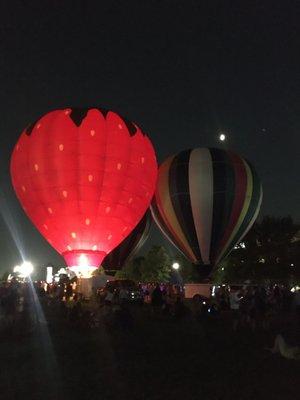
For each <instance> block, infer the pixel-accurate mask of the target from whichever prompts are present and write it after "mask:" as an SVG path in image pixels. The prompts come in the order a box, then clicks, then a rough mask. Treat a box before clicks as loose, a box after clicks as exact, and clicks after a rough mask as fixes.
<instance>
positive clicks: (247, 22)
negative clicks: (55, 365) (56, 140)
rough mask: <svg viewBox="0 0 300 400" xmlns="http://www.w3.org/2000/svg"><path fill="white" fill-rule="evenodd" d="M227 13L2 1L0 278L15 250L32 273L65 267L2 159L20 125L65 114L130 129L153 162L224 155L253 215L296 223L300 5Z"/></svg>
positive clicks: (158, 4) (226, 9)
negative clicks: (259, 191)
mask: <svg viewBox="0 0 300 400" xmlns="http://www.w3.org/2000/svg"><path fill="white" fill-rule="evenodd" d="M232 4H233V2H229V1H222V2H221V1H220V2H214V1H203V2H201V1H199V0H197V1H188V0H181V1H175V0H172V1H171V0H170V1H149V0H145V1H141V0H139V1H130V0H128V1H106V2H101V1H100V0H99V1H87V0H86V1H75V0H73V1H66V0H64V1H52V2H50V1H48V2H47V1H27V2H25V1H9V2H8V1H3V0H2V1H0V52H1V53H0V105H1V109H0V110H1V111H0V112H1V116H0V138H1V146H0V149H1V157H0V162H1V169H0V190H1V198H0V202H1V203H0V211H1V216H2V218H1V220H0V249H1V253H0V254H1V263H0V273H1V272H3V271H4V270H7V269H11V267H12V266H13V265H14V264H15V263H16V262H18V261H19V259H20V257H19V254H18V251H17V247H16V246H18V247H19V249H21V251H22V252H23V255H24V256H26V257H27V258H28V259H30V260H32V261H33V262H34V263H35V264H38V265H39V264H45V263H47V262H48V261H52V262H53V263H59V262H61V259H60V258H59V257H58V256H57V255H56V253H55V251H53V250H51V247H50V246H49V245H48V244H47V243H46V242H45V241H44V239H42V238H41V236H40V235H39V233H38V232H37V231H36V230H35V228H33V227H32V226H31V223H30V222H29V220H27V218H26V217H25V215H24V214H23V211H22V210H21V208H20V206H19V204H18V202H17V200H16V198H15V196H14V194H13V190H12V188H11V185H10V176H9V158H10V153H11V151H12V148H13V146H14V144H15V142H16V141H17V138H18V136H19V135H20V133H21V131H22V130H23V128H24V127H25V126H26V125H28V124H29V123H30V122H31V121H34V120H35V119H37V118H38V117H39V116H41V115H42V114H44V113H46V112H47V111H49V110H53V109H56V108H62V107H67V106H103V107H105V108H109V109H112V110H115V111H119V112H120V113H121V114H122V115H126V116H127V117H128V118H129V119H132V120H134V121H136V122H137V123H138V124H139V125H140V126H141V127H142V128H143V130H144V131H145V132H146V133H147V134H148V135H149V136H150V138H151V139H152V141H153V144H154V146H155V148H156V151H157V156H158V160H159V162H161V161H162V160H163V159H164V158H165V157H167V156H168V155H170V154H173V153H176V152H178V151H180V150H182V149H187V148H192V147H199V146H200V147H202V146H217V147H221V148H222V147H223V148H229V149H232V150H234V151H236V152H238V153H239V154H241V155H242V156H244V157H246V158H248V159H249V160H250V161H251V162H252V163H253V164H254V165H255V167H256V169H257V172H258V174H259V176H260V177H261V180H262V183H263V188H264V200H263V206H262V210H261V215H266V214H272V215H276V216H285V215H288V214H290V215H291V216H292V217H293V218H294V219H296V220H298V221H299V219H300V207H299V204H300V189H299V187H300V179H299V159H300V157H299V145H300V140H299V132H300V72H299V71H300V67H299V62H300V56H299V52H300V35H299V33H300V32H299V21H300V4H299V2H297V1H295V2H287V1H285V2H283V1H278V2H276V1H273V2H271V1H270V2H268V1H263V2H262V1H251V2H249V5H247V2H244V1H241V2H237V4H238V5H237V6H235V7H233V6H230V5H232ZM221 131H224V132H226V133H227V137H228V140H227V141H226V142H225V143H221V142H219V141H218V134H219V132H221ZM160 241H161V242H163V239H162V238H161V236H160V235H159V234H158V232H155V231H154V233H153V235H152V238H151V243H154V242H155V243H159V242H160ZM15 243H16V244H15Z"/></svg>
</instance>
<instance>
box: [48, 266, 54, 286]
mask: <svg viewBox="0 0 300 400" xmlns="http://www.w3.org/2000/svg"><path fill="white" fill-rule="evenodd" d="M52 281H53V267H47V274H46V282H47V283H52Z"/></svg>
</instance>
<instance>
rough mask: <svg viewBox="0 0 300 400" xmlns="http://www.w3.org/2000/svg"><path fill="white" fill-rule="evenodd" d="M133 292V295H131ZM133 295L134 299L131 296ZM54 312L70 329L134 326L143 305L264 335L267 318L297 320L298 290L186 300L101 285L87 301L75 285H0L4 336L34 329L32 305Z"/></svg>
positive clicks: (226, 289)
mask: <svg viewBox="0 0 300 400" xmlns="http://www.w3.org/2000/svg"><path fill="white" fill-rule="evenodd" d="M133 291H135V292H133ZM136 292H137V293H138V296H137V295H136V294H135V293H136ZM37 301H38V302H40V303H41V304H42V306H43V308H44V309H46V310H54V309H55V310H58V313H59V314H60V315H62V316H63V318H64V319H65V320H66V321H67V322H68V323H69V324H70V325H71V326H72V327H74V328H76V327H77V328H83V329H87V328H95V327H99V326H101V325H102V324H106V325H110V326H112V327H113V326H115V325H118V324H119V325H121V326H122V327H123V328H124V329H129V328H130V327H131V326H132V324H133V315H132V305H133V304H139V305H143V306H144V307H143V312H144V310H145V312H148V313H149V315H151V316H155V317H159V318H162V319H163V318H169V319H173V320H179V319H183V318H185V317H188V316H190V317H192V318H194V319H196V320H197V321H199V322H202V323H205V321H206V320H209V319H213V318H216V317H219V316H228V319H229V320H231V321H232V328H233V329H234V330H238V329H243V328H249V329H251V330H252V331H256V330H258V329H263V330H267V329H268V328H269V326H270V322H271V321H272V318H273V317H274V316H276V315H278V314H280V313H289V312H290V311H291V310H295V311H296V313H298V318H299V321H300V291H295V292H294V293H293V292H291V291H290V289H288V288H286V287H280V286H277V285H275V286H270V287H263V286H249V285H245V286H231V287H230V286H220V287H218V288H217V289H216V290H214V291H213V293H212V296H211V297H210V298H206V297H204V296H201V295H195V296H194V298H193V299H190V300H189V301H187V300H186V299H185V298H184V288H183V287H181V286H175V285H171V284H158V283H144V284H140V285H138V286H135V287H126V286H124V285H119V286H118V285H116V284H114V285H109V284H108V285H106V287H104V288H101V289H100V290H97V291H96V292H94V294H93V295H92V297H91V298H90V299H86V298H84V296H83V294H82V293H80V287H78V285H77V282H76V281H70V280H68V279H65V278H64V279H62V280H61V281H60V282H58V283H53V284H46V283H45V282H35V283H32V282H29V281H27V282H19V281H17V280H16V279H15V278H14V279H12V280H11V281H10V282H4V283H2V284H1V286H0V329H2V330H3V329H4V330H6V331H7V332H13V331H15V330H18V327H19V326H22V331H23V332H25V331H28V332H30V331H31V330H33V329H34V326H35V325H36V323H37V322H38V318H37V313H36V303H37ZM55 313H57V311H55Z"/></svg>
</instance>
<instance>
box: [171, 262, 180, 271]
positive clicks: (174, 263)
mask: <svg viewBox="0 0 300 400" xmlns="http://www.w3.org/2000/svg"><path fill="white" fill-rule="evenodd" d="M172 268H173V269H175V270H178V269H179V268H180V265H179V263H178V262H173V264H172Z"/></svg>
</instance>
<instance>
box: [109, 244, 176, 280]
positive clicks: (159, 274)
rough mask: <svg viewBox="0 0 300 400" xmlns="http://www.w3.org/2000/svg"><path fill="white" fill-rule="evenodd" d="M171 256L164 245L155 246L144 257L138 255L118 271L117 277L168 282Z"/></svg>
mask: <svg viewBox="0 0 300 400" xmlns="http://www.w3.org/2000/svg"><path fill="white" fill-rule="evenodd" d="M171 264H172V261H171V257H170V256H169V254H168V252H167V251H166V249H165V248H164V247H163V246H153V247H152V248H151V249H150V250H149V252H148V253H147V254H146V256H144V257H136V258H133V259H132V260H131V261H129V262H128V263H127V264H126V265H125V267H124V268H123V269H122V270H120V271H118V272H117V273H116V278H119V279H120V278H122V279H132V280H134V281H137V282H168V281H169V280H170V275H171Z"/></svg>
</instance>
